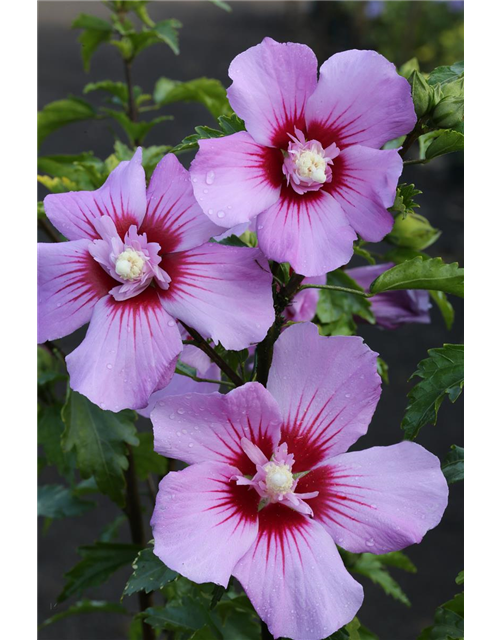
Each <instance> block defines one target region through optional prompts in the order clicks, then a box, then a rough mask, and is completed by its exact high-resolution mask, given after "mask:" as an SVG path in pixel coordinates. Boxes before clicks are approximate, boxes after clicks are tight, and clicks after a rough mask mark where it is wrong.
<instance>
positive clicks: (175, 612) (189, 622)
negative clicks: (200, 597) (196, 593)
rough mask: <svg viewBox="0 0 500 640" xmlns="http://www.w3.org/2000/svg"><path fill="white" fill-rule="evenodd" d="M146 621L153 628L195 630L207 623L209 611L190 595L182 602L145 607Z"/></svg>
mask: <svg viewBox="0 0 500 640" xmlns="http://www.w3.org/2000/svg"><path fill="white" fill-rule="evenodd" d="M145 613H146V622H147V623H148V624H149V625H151V626H152V627H154V628H155V629H172V630H183V631H196V630H198V629H201V628H202V627H204V626H205V624H206V623H207V616H209V613H208V611H207V610H204V609H203V607H202V605H201V604H200V603H199V602H197V601H195V600H194V599H193V598H192V597H191V596H188V597H186V598H184V599H183V601H182V604H181V603H179V604H177V603H174V604H172V603H170V602H167V604H166V605H165V606H164V607H150V608H149V609H146V612H145Z"/></svg>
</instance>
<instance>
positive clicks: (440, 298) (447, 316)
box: [429, 291, 455, 330]
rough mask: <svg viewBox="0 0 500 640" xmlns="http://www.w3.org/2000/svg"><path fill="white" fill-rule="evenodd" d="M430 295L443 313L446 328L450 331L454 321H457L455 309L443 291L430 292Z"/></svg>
mask: <svg viewBox="0 0 500 640" xmlns="http://www.w3.org/2000/svg"><path fill="white" fill-rule="evenodd" d="M429 294H430V296H431V298H432V299H433V300H434V302H435V303H436V306H437V307H438V309H439V311H441V315H442V316H443V320H444V323H445V325H446V328H447V329H448V330H450V329H451V328H452V326H453V321H454V320H455V309H454V308H453V306H452V304H451V302H450V301H449V300H448V297H447V296H446V293H443V292H442V291H429Z"/></svg>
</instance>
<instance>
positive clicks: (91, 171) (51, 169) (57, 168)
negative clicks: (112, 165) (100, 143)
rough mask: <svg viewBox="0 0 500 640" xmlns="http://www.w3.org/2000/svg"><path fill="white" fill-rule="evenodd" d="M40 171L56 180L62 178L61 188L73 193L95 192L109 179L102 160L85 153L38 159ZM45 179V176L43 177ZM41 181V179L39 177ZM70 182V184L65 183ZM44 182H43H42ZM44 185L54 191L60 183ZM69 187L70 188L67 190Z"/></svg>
mask: <svg viewBox="0 0 500 640" xmlns="http://www.w3.org/2000/svg"><path fill="white" fill-rule="evenodd" d="M38 171H39V172H41V173H47V174H49V175H50V176H53V177H55V178H61V181H62V184H61V188H62V187H64V188H65V190H69V188H71V190H73V191H93V190H94V189H98V188H99V187H100V186H101V185H102V184H103V182H104V180H105V179H106V177H107V172H106V168H105V166H104V163H103V162H102V160H99V158H96V157H95V156H94V155H93V153H91V152H85V153H80V154H78V155H53V156H40V157H39V158H38ZM43 177H44V178H45V176H43ZM39 180H40V177H39ZM65 180H68V181H70V182H65ZM40 181H42V180H40ZM43 182H44V184H45V185H46V186H47V187H48V188H50V189H51V191H53V190H54V187H55V186H56V185H57V186H59V182H56V183H55V184H53V183H50V182H49V183H47V181H45V180H44V181H43ZM66 187H68V188H66Z"/></svg>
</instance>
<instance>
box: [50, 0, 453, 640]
mask: <svg viewBox="0 0 500 640" xmlns="http://www.w3.org/2000/svg"><path fill="white" fill-rule="evenodd" d="M229 4H230V5H231V7H232V11H231V12H230V13H229V12H226V11H223V10H221V9H219V8H218V7H216V6H215V5H214V4H212V3H211V2H209V1H208V0H205V1H202V2H200V1H186V0H183V1H178V2H163V1H156V2H152V3H151V4H150V5H149V13H150V15H151V17H152V18H153V20H155V21H160V20H164V19H166V18H177V19H178V20H180V21H181V22H182V23H183V28H182V30H181V37H180V50H181V53H180V55H179V56H175V55H174V54H173V53H172V52H171V51H170V49H168V48H167V47H165V46H157V47H152V48H150V49H147V50H146V51H144V52H143V53H142V54H141V55H140V56H139V57H138V59H137V60H136V61H135V63H134V66H133V82H134V84H136V85H139V86H140V87H141V88H142V90H143V91H145V92H148V93H152V90H153V87H154V83H155V81H156V80H157V79H158V77H160V76H166V77H168V78H171V79H175V80H183V81H187V80H191V79H193V78H198V77H201V76H207V77H212V78H217V79H219V80H221V81H222V82H223V83H224V85H225V86H228V84H229V79H228V77H227V68H228V66H229V63H230V61H231V60H232V59H233V58H234V56H235V55H237V54H238V53H240V52H241V51H243V50H245V49H247V48H248V47H250V46H252V45H255V44H257V43H258V42H260V41H261V40H262V39H263V38H264V37H265V36H271V37H273V38H274V39H276V40H278V41H296V42H303V43H305V44H308V45H309V46H310V47H311V48H312V49H313V50H314V51H315V53H316V55H317V57H318V60H319V62H320V64H321V63H322V62H323V61H324V60H325V59H327V58H328V57H329V56H331V55H332V54H334V53H335V52H337V51H341V50H344V49H354V48H359V49H370V48H373V49H376V50H378V51H379V52H380V53H382V54H383V55H385V56H386V57H387V58H389V59H390V60H391V61H393V62H394V63H395V64H396V65H398V66H399V65H401V64H402V63H404V62H406V61H407V60H408V59H410V58H412V57H414V56H416V57H418V59H419V61H420V64H421V69H422V70H424V71H430V70H432V69H433V68H434V67H435V66H438V65H443V64H451V63H453V62H455V61H457V60H462V59H463V2H457V1H435V2H429V1H411V2H402V1H399V0H394V1H391V2H383V1H378V0H377V1H372V2H362V1H356V2H354V1H351V2H346V1H336V2H332V1H322V2H317V1H313V0H309V1H304V0H300V1H279V2H278V1H273V0H266V1H253V2H246V1H238V2H230V3H229ZM38 11H39V35H38V78H39V87H38V100H39V108H42V107H43V106H44V105H45V104H46V103H48V102H51V101H53V100H57V99H60V98H63V97H66V96H67V95H68V94H73V95H76V96H81V94H82V88H83V86H84V85H85V84H86V83H88V82H92V81H98V80H103V79H111V80H115V81H123V80H124V78H123V64H122V60H121V58H120V56H119V54H118V51H115V50H114V49H113V47H109V46H102V47H101V48H100V49H98V51H97V53H96V54H95V56H94V57H93V59H92V67H91V71H90V73H88V74H86V73H84V71H83V68H82V63H81V58H80V45H79V44H78V42H77V35H78V32H77V31H72V30H71V29H70V25H71V23H72V21H73V20H74V19H75V18H76V16H77V15H78V14H79V13H92V14H94V15H98V16H102V17H106V16H107V14H108V11H107V9H106V8H105V7H104V6H103V5H101V4H100V3H99V2H96V1H86V2H73V1H67V0H59V1H41V2H39V3H38ZM99 98H100V96H98V95H96V94H89V95H88V96H86V99H87V100H88V101H89V102H94V101H95V104H96V105H97V104H99ZM167 109H168V111H167ZM165 113H169V114H172V115H173V116H174V120H172V121H168V122H164V123H162V124H160V125H158V126H157V127H155V128H154V129H153V131H152V133H151V134H150V135H149V136H148V138H147V139H146V144H147V145H148V146H149V145H164V144H171V145H175V144H177V143H178V142H180V141H181V140H182V139H183V138H184V137H185V136H187V135H189V134H191V133H193V131H194V127H195V126H196V125H209V126H214V125H215V122H214V121H212V118H211V116H210V114H209V113H208V112H207V111H206V109H205V108H204V107H202V106H201V105H198V104H194V103H193V104H187V105H186V104H172V105H168V107H166V108H165ZM156 115H158V114H156ZM114 140H115V133H114V132H113V131H112V129H111V127H110V125H109V124H108V123H105V122H103V121H92V122H90V123H75V124H73V125H69V126H67V127H64V128H63V129H61V130H59V131H56V132H55V133H53V134H52V135H50V136H49V137H48V138H47V140H46V141H45V142H44V143H43V144H42V147H41V149H40V153H41V154H43V155H49V154H73V153H80V152H82V151H88V150H92V151H93V152H94V153H95V155H96V156H98V157H100V158H105V157H107V156H108V155H109V154H111V153H112V152H113V143H114ZM181 160H182V161H183V162H184V163H185V165H186V166H188V165H189V162H190V160H191V156H189V155H184V156H181ZM403 179H404V181H405V182H407V183H408V182H410V183H411V182H414V183H415V184H416V186H417V187H418V188H419V189H421V190H422V191H423V194H422V195H421V196H419V197H418V202H419V203H420V205H421V208H420V210H419V213H422V214H423V215H425V216H426V217H427V218H428V219H429V221H430V223H431V224H432V225H433V226H434V227H437V228H438V229H441V230H442V232H443V233H442V236H441V238H440V239H439V240H438V242H437V243H436V244H435V245H433V246H432V247H431V248H430V249H429V253H430V254H431V255H440V256H442V257H443V259H444V260H445V261H446V262H452V261H458V262H460V264H461V265H462V264H463V158H462V157H461V154H452V155H447V156H443V157H441V158H438V159H436V160H434V161H432V163H430V164H428V165H420V166H410V167H407V168H406V169H405V172H404V174H403ZM46 193H47V191H46V190H45V188H44V187H42V186H40V194H39V199H43V197H44V196H45V195H46ZM358 261H359V259H358V260H354V261H353V263H352V265H351V266H353V265H356V266H357V264H358ZM360 264H362V262H360ZM451 301H452V303H453V305H454V307H455V311H456V318H455V324H454V326H453V329H452V330H451V331H447V330H446V328H445V326H444V323H443V320H442V318H441V316H440V314H439V312H438V311H437V310H436V309H433V312H432V317H433V322H432V324H431V325H406V326H403V327H402V328H400V329H398V330H396V331H383V330H380V329H378V328H376V327H372V326H368V325H363V326H360V329H359V333H360V334H361V335H363V337H364V338H365V340H366V342H367V343H368V345H369V346H370V347H371V348H372V349H373V350H375V351H378V352H379V353H380V354H381V355H382V357H383V358H384V360H385V361H386V362H387V363H388V365H389V376H390V384H389V385H385V384H384V387H383V392H382V398H381V400H380V403H379V406H378V408H377V411H376V414H375V417H374V419H373V421H372V424H371V427H370V430H369V433H368V435H366V436H365V437H363V438H362V439H361V440H360V442H359V443H357V444H356V446H355V447H354V448H366V447H369V446H374V445H389V444H394V443H395V442H398V441H400V440H401V439H402V431H401V430H400V427H399V425H400V423H401V419H402V416H403V413H404V410H405V407H406V403H407V401H406V394H407V393H408V391H409V389H410V388H411V387H412V385H413V383H409V382H408V378H409V377H410V375H411V374H412V373H413V372H414V371H415V369H416V366H417V363H418V362H419V361H420V360H422V359H423V358H425V357H426V353H427V350H428V349H430V348H432V347H439V346H442V345H443V343H446V342H450V343H458V342H462V341H463V333H462V332H463V308H462V307H463V305H462V301H461V300H459V299H458V298H452V299H451ZM80 339H81V336H80V334H78V333H77V334H74V335H73V336H72V337H70V338H68V339H66V340H64V341H62V344H63V346H64V348H65V349H66V350H71V349H72V348H73V347H74V346H76V344H78V342H79V341H80ZM143 427H144V429H148V428H150V427H149V426H148V423H146V422H145V423H144V425H143ZM418 442H419V443H420V444H422V445H423V446H425V447H427V448H428V449H429V450H430V451H432V452H433V453H435V454H436V455H437V456H439V457H440V458H441V459H444V457H445V456H446V453H447V452H448V450H449V447H450V445H451V444H458V445H463V408H462V400H461V399H460V400H459V401H458V402H457V403H456V404H455V405H452V404H450V403H449V402H448V400H445V401H444V402H443V405H442V408H441V409H440V414H439V419H438V423H437V425H436V426H435V427H432V426H430V425H428V426H427V427H425V428H424V429H423V430H422V431H421V433H420V435H419V437H418ZM52 474H53V472H52V471H51V470H50V469H44V470H43V471H42V475H41V481H42V482H44V483H45V482H54V481H56V477H55V475H52ZM98 500H99V498H98ZM100 504H101V506H100V507H99V508H97V509H95V510H93V511H92V513H91V514H90V515H88V516H84V517H81V518H74V519H70V520H65V521H64V523H63V521H54V522H53V523H52V524H51V526H50V527H49V528H48V530H46V531H44V532H42V531H41V532H40V536H39V572H38V581H39V611H38V613H39V619H40V621H42V620H44V619H45V618H47V617H49V616H51V615H54V614H55V613H56V612H57V608H56V604H55V603H56V598H57V596H58V594H59V593H60V591H61V589H62V586H63V580H64V579H63V574H64V573H65V572H66V571H68V570H69V569H70V568H71V567H72V566H73V565H74V564H76V562H77V561H78V560H79V556H78V554H77V552H76V548H77V547H78V546H80V545H84V544H89V543H91V542H93V541H94V540H95V539H96V538H97V537H98V535H99V534H100V533H101V531H102V529H103V527H104V526H105V525H106V524H107V523H108V522H109V521H110V520H111V519H112V518H113V517H115V516H118V515H119V509H118V508H117V507H116V506H115V505H114V504H113V503H111V501H109V500H105V499H102V501H101V503H100ZM144 504H145V505H146V509H147V513H145V522H146V526H147V527H148V528H147V531H148V532H149V531H150V529H149V525H148V524H147V523H148V521H149V516H150V509H151V505H150V504H149V503H148V502H146V500H145V501H144ZM120 539H121V540H123V541H124V542H127V541H128V532H127V530H126V527H125V526H124V527H123V530H122V531H121V534H120ZM407 553H408V555H409V557H410V558H411V559H412V560H413V562H414V563H415V564H416V566H417V568H418V573H417V574H415V575H411V574H406V573H403V572H400V571H398V570H394V571H393V574H394V577H395V578H396V579H397V580H398V582H399V583H400V584H401V586H402V588H403V590H404V591H405V592H406V594H407V595H408V597H409V599H410V601H411V603H412V606H411V608H406V607H405V606H404V605H402V604H400V603H398V602H395V601H394V600H392V599H391V598H390V597H389V596H386V595H385V594H384V593H383V591H382V590H381V589H380V588H379V587H376V586H374V585H372V584H371V583H369V582H367V581H366V580H363V579H362V578H360V577H359V576H356V578H357V579H359V580H360V582H362V583H363V585H364V587H365V603H364V604H363V607H362V609H361V610H360V612H359V617H360V619H361V620H362V622H363V623H364V624H365V625H366V626H367V627H368V628H369V629H370V630H372V631H373V632H375V633H376V634H378V635H379V637H380V640H414V639H415V638H416V637H417V636H418V634H419V633H420V631H421V630H422V629H423V628H424V627H425V626H428V625H429V624H430V623H431V621H432V618H433V614H434V610H435V609H436V607H437V606H438V605H440V604H442V603H443V602H445V601H446V600H448V599H450V598H451V597H453V595H454V594H455V593H456V591H457V588H456V585H455V577H456V575H457V574H458V572H459V571H460V570H461V569H463V487H462V483H458V484H455V485H452V486H451V487H450V502H449V506H448V509H447V511H446V513H445V516H444V519H443V521H442V523H441V524H440V526H439V527H438V528H437V529H436V530H434V531H431V532H430V533H429V534H428V535H427V536H426V537H425V538H424V541H423V542H422V543H421V544H420V545H414V546H413V547H410V548H409V549H408V550H407ZM128 575H129V570H128V569H124V570H122V571H119V572H117V573H116V574H115V575H114V576H113V577H112V579H110V580H109V582H107V583H106V584H105V585H103V586H102V587H100V588H97V589H95V590H94V591H91V592H89V593H88V594H87V596H88V597H90V598H96V599H97V598H98V599H107V600H114V601H116V600H117V599H118V597H119V594H120V593H121V590H122V588H123V584H124V582H125V581H126V579H127V577H128ZM70 602H71V601H70ZM126 604H127V605H128V606H130V607H132V606H135V601H134V602H132V600H130V602H127V603H126ZM126 637H127V632H126V621H125V619H124V617H123V616H118V615H113V614H109V613H105V614H93V615H92V616H88V617H86V616H79V617H70V618H67V619H65V620H62V621H61V622H58V623H57V624H55V625H54V626H53V627H52V626H51V627H48V628H47V629H43V630H42V631H41V632H40V635H39V638H40V640H125V638H126Z"/></svg>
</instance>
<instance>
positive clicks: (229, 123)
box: [172, 114, 245, 153]
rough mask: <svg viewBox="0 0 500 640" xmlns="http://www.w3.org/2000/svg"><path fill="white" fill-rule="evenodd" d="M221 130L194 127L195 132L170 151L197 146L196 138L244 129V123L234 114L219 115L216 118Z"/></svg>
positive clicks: (177, 151) (226, 133) (176, 151)
mask: <svg viewBox="0 0 500 640" xmlns="http://www.w3.org/2000/svg"><path fill="white" fill-rule="evenodd" d="M218 122H219V125H220V127H221V130H218V129H212V128H211V127H195V128H194V129H195V131H196V133H193V134H191V135H190V136H187V137H186V138H184V140H182V142H180V143H179V144H178V145H177V146H175V147H174V148H173V149H172V153H183V152H184V151H191V150H193V149H196V148H197V146H198V140H202V139H206V138H222V137H223V136H229V135H231V134H233V133H236V132H237V131H244V130H245V123H244V122H243V120H241V119H240V118H238V116H236V115H234V114H233V115H231V116H220V118H218Z"/></svg>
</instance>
